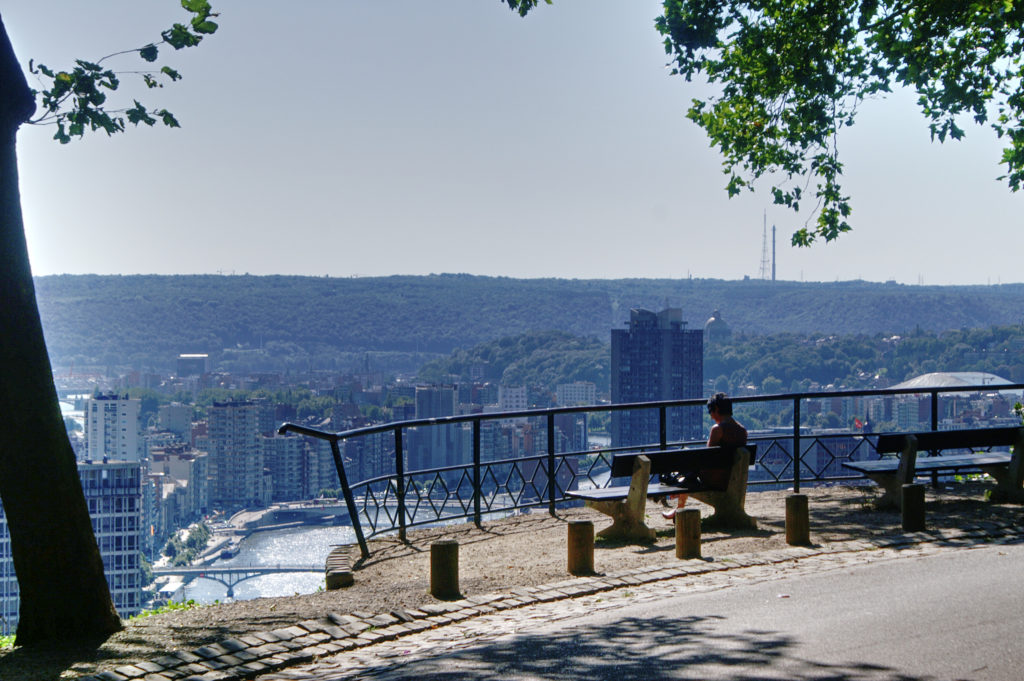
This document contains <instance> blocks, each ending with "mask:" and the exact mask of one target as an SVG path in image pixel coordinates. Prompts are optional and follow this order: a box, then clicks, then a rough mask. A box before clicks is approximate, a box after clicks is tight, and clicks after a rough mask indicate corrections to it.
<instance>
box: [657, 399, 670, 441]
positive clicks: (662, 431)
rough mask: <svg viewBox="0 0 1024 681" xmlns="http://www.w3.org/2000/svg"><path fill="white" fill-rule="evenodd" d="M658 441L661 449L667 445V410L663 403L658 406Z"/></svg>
mask: <svg viewBox="0 0 1024 681" xmlns="http://www.w3.org/2000/svg"><path fill="white" fill-rule="evenodd" d="M658 443H659V444H660V445H661V449H666V448H667V447H668V410H667V409H666V408H665V405H661V406H660V407H658Z"/></svg>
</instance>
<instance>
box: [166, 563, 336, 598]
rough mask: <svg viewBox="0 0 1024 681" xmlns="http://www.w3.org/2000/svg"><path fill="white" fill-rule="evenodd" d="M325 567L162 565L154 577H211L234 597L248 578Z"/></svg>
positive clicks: (319, 571) (315, 569) (320, 569)
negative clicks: (237, 587) (236, 588)
mask: <svg viewBox="0 0 1024 681" xmlns="http://www.w3.org/2000/svg"><path fill="white" fill-rule="evenodd" d="M323 571H324V568H323V566H322V565H320V566H317V565H250V566H244V565H242V566H238V565H231V566H227V565H225V566H223V567H215V566H209V565H205V566H200V567H160V568H153V576H154V577H164V576H167V577H181V578H183V581H184V582H185V583H186V584H187V583H188V582H190V581H192V580H193V579H196V578H197V577H202V578H203V579H211V580H213V581H215V582H220V583H221V584H223V585H224V586H226V587H227V589H228V593H227V597H228V598H233V597H234V595H235V585H236V584H238V583H240V582H244V581H245V580H247V579H252V578H253V577H260V576H262V575H270V574H275V573H280V572H318V573H322V572H323Z"/></svg>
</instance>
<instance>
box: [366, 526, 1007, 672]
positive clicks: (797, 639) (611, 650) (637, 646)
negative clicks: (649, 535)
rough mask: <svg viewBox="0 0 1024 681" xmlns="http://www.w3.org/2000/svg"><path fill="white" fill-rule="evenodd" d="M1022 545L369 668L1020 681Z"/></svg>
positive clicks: (689, 597)
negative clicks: (391, 665) (391, 666)
mask: <svg viewBox="0 0 1024 681" xmlns="http://www.w3.org/2000/svg"><path fill="white" fill-rule="evenodd" d="M1022 606H1024V544H1020V543H1018V544H1006V545H987V546H982V547H979V548H973V549H950V550H942V551H938V552H936V553H932V554H930V555H923V556H919V557H914V558H901V559H898V560H887V561H878V562H870V563H865V564H860V565H853V566H850V567H846V568H842V569H837V570H828V571H825V572H818V573H811V574H803V575H797V576H793V577H786V578H781V579H774V580H762V581H755V582H751V583H741V584H736V585H734V586H730V587H727V588H723V589H719V590H715V591H704V592H681V593H679V594H671V595H667V596H666V597H665V598H662V599H659V600H657V601H656V602H654V603H651V602H643V603H637V604H631V605H628V606H625V607H622V608H615V609H611V610H601V611H598V612H594V613H591V614H585V615H583V616H581V617H577V618H573V619H571V620H565V621H560V622H557V623H554V624H541V625H539V626H532V627H530V628H529V630H528V633H522V632H520V633H517V634H510V635H507V636H503V637H501V638H499V639H497V640H493V641H489V642H487V643H485V644H479V645H476V644H469V645H467V646H466V647H463V648H460V649H456V650H450V649H449V650H447V651H446V652H439V654H437V655H434V656H431V655H426V656H424V657H420V658H419V659H416V660H409V661H408V663H405V664H400V665H396V666H395V667H393V668H389V667H388V665H383V666H381V667H378V668H376V669H373V670H372V671H371V672H370V673H369V674H366V676H365V678H375V679H399V678H403V679H409V678H413V679H418V680H420V681H425V680H428V679H442V678H443V679H448V680H453V681H459V680H463V679H512V680H521V681H533V680H535V679H554V680H559V681H561V680H566V681H568V680H569V679H573V680H575V679H587V680H588V681H624V680H625V679H736V680H741V681H758V680H766V679H796V680H805V679H806V680H810V679H829V680H835V681H845V680H849V681H877V680H883V679H884V680H900V681H925V680H928V681H931V680H958V679H971V680H998V681H1021V680H1022V679H1024V650H1022V646H1024V607H1022Z"/></svg>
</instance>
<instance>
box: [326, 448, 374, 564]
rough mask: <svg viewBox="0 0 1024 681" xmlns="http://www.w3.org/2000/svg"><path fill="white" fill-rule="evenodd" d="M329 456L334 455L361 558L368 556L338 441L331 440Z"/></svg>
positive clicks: (368, 550)
mask: <svg viewBox="0 0 1024 681" xmlns="http://www.w3.org/2000/svg"><path fill="white" fill-rule="evenodd" d="M330 442H331V456H333V457H334V469H335V470H336V471H338V482H340V483H341V493H342V494H343V495H344V496H345V507H346V508H347V509H348V518H349V520H351V521H352V529H353V530H355V532H356V541H358V542H359V552H360V553H362V554H363V558H369V557H370V548H369V547H368V546H367V545H366V538H365V537H364V536H363V523H362V521H361V520H360V519H359V511H358V510H356V500H355V499H354V498H353V497H352V488H351V487H349V486H348V476H347V475H345V462H344V460H343V459H342V458H341V450H340V449H339V448H338V441H337V440H336V439H332V440H331V441H330Z"/></svg>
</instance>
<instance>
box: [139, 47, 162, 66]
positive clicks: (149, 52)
mask: <svg viewBox="0 0 1024 681" xmlns="http://www.w3.org/2000/svg"><path fill="white" fill-rule="evenodd" d="M157 54H158V50H157V48H156V45H153V44H150V45H146V46H145V47H143V48H142V49H140V50H139V56H140V57H142V58H143V59H144V60H145V61H148V62H154V61H156V58H157Z"/></svg>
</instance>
